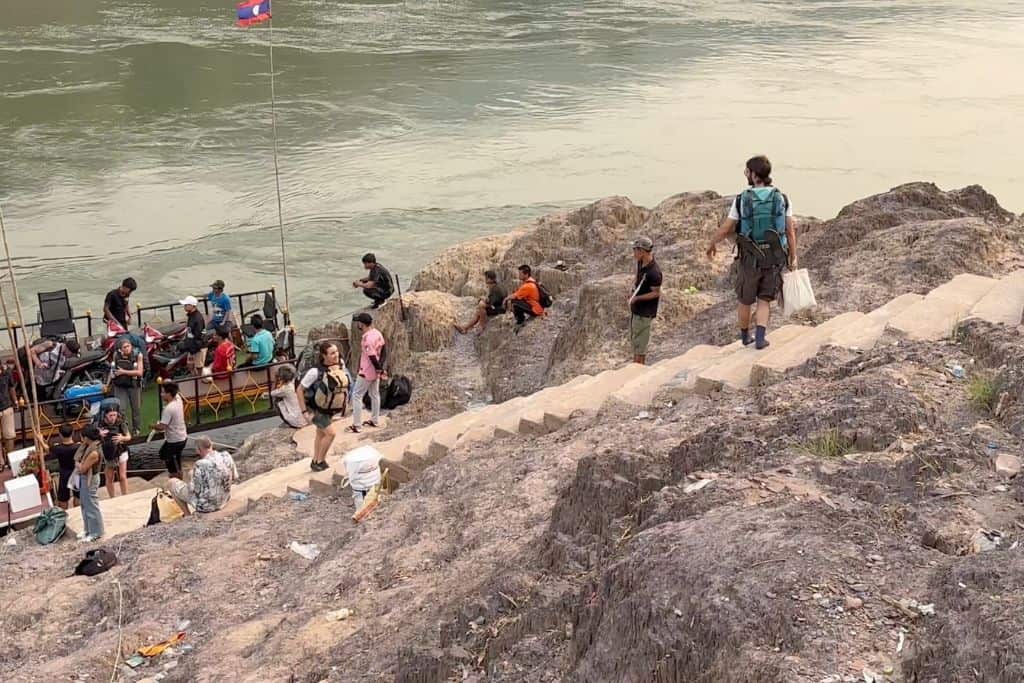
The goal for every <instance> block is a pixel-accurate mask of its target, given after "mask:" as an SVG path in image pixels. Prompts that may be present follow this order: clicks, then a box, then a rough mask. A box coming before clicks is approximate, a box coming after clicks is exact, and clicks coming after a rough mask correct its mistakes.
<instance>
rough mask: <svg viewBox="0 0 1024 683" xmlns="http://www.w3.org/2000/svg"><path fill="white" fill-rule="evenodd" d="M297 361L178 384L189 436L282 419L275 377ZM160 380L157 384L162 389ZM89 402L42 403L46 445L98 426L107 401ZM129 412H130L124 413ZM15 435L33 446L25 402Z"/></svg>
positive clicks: (195, 377)
mask: <svg viewBox="0 0 1024 683" xmlns="http://www.w3.org/2000/svg"><path fill="white" fill-rule="evenodd" d="M296 363H297V360H282V361H275V362H273V363H270V364H268V365H261V366H257V367H242V368H235V369H234V370H230V371H226V372H224V373H217V376H216V377H214V376H204V375H193V376H189V377H183V378H181V379H175V380H174V382H175V383H176V384H177V385H178V391H179V396H181V399H182V401H183V403H184V406H185V420H186V422H187V424H188V430H189V432H190V433H191V432H201V431H205V430H207V429H215V428H219V427H228V426H231V425H234V424H240V423H243V422H249V421H252V420H258V419H262V418H266V417H272V416H274V415H276V414H277V410H276V409H275V408H274V404H273V401H271V400H270V392H271V391H272V390H273V389H274V388H275V384H276V382H275V380H274V376H275V374H276V371H277V368H279V367H281V366H283V365H291V366H293V367H294V366H295V364H296ZM162 383H163V382H162V381H161V380H159V379H158V380H157V381H156V384H158V385H159V384H162ZM109 397H110V394H105V395H104V396H103V397H102V398H95V399H92V400H87V399H66V398H61V399H51V400H46V401H40V402H39V426H40V432H41V436H42V437H43V439H45V440H50V439H52V438H54V437H56V436H57V435H58V433H59V430H60V427H61V425H64V424H70V425H71V426H72V428H73V429H74V430H75V432H76V433H77V432H80V431H81V429H82V428H83V427H85V426H86V425H88V424H90V423H91V422H93V421H94V419H95V415H96V410H98V406H99V403H100V401H102V400H103V398H109ZM152 400H155V401H158V402H159V405H158V406H157V415H159V414H160V412H161V411H162V408H163V401H162V399H161V398H160V392H159V391H157V392H156V393H155V395H154V398H153V399H152ZM122 410H124V408H122ZM14 411H15V432H16V434H17V437H18V440H19V441H20V442H21V443H30V442H31V441H32V424H31V419H30V415H29V404H28V403H26V402H25V401H24V400H19V401H18V404H17V405H15V407H14ZM148 427H149V425H143V429H144V433H143V434H142V435H141V436H139V437H136V438H135V439H133V441H132V443H139V442H141V441H144V440H145V439H146V437H147V433H146V430H148Z"/></svg>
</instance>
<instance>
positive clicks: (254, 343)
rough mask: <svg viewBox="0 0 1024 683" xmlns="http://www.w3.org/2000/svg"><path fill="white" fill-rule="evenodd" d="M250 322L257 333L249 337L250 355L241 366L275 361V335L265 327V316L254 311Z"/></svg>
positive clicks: (259, 365)
mask: <svg viewBox="0 0 1024 683" xmlns="http://www.w3.org/2000/svg"><path fill="white" fill-rule="evenodd" d="M249 323H250V324H251V325H252V326H253V329H255V330H256V333H255V334H254V335H252V337H250V338H249V344H248V346H249V353H250V356H249V358H248V360H246V361H245V362H244V363H242V365H240V366H239V367H261V366H263V365H270V364H271V363H273V362H274V335H272V334H271V333H270V331H269V330H265V329H263V316H262V315H260V314H259V313H254V314H253V316H252V317H251V318H249Z"/></svg>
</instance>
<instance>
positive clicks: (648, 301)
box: [629, 237, 661, 365]
mask: <svg viewBox="0 0 1024 683" xmlns="http://www.w3.org/2000/svg"><path fill="white" fill-rule="evenodd" d="M653 251H654V242H652V241H651V239H650V238H649V237H639V238H637V239H636V240H634V241H633V258H634V259H635V260H636V279H635V280H634V281H633V295H632V296H631V297H629V312H630V314H631V315H630V319H629V341H630V343H631V344H632V346H633V362H634V363H639V364H640V365H643V364H644V363H646V362H647V346H648V345H649V344H650V343H651V323H652V322H653V321H654V318H655V317H656V316H657V315H658V302H659V301H661V268H659V267H658V263H657V261H655V260H654V254H653Z"/></svg>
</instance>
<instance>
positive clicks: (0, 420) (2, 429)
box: [0, 406, 17, 439]
mask: <svg viewBox="0 0 1024 683" xmlns="http://www.w3.org/2000/svg"><path fill="white" fill-rule="evenodd" d="M0 436H2V437H3V438H5V439H13V438H15V437H16V436H17V433H16V432H15V431H14V407H13V406H12V407H10V408H8V409H7V410H5V411H3V412H0Z"/></svg>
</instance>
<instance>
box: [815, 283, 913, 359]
mask: <svg viewBox="0 0 1024 683" xmlns="http://www.w3.org/2000/svg"><path fill="white" fill-rule="evenodd" d="M923 299H924V296H923V295H921V294H910V293H908V294H900V295H899V296H898V297H896V298H895V299H892V300H891V301H889V302H888V303H886V304H885V305H883V306H879V307H878V308H876V309H875V310H873V311H871V312H870V313H868V314H867V316H866V317H865V318H864V319H863V320H861V322H860V324H859V325H848V326H847V327H844V328H843V329H841V330H838V331H836V332H835V334H833V335H832V338H831V339H830V340H829V341H828V343H829V344H831V345H833V346H841V347H843V348H846V349H854V350H858V351H870V350H871V349H873V348H874V347H875V343H876V342H878V339H879V338H880V337H881V336H882V334H883V333H884V332H885V327H886V325H888V324H889V320H890V319H891V318H892V317H893V316H895V315H896V314H898V313H901V312H903V311H904V310H906V309H908V308H910V307H911V306H913V305H914V304H916V303H918V302H919V301H921V300H923Z"/></svg>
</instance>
